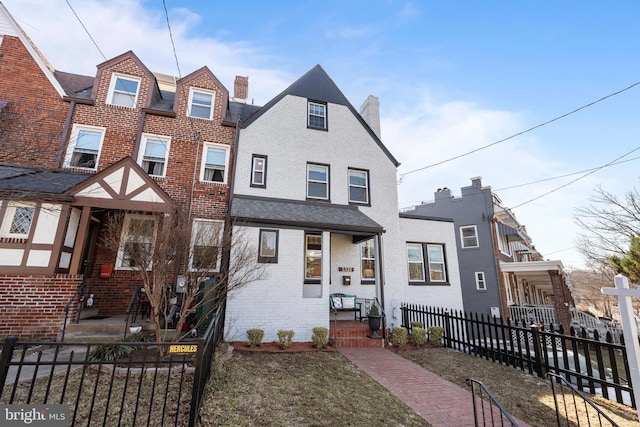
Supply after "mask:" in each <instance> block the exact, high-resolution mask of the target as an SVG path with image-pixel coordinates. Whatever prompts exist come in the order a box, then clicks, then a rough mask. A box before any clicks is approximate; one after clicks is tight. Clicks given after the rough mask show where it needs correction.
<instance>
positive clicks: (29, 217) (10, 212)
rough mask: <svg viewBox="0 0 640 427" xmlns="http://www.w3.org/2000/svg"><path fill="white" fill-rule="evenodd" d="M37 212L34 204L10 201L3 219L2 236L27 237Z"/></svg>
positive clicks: (0, 230)
mask: <svg viewBox="0 0 640 427" xmlns="http://www.w3.org/2000/svg"><path fill="white" fill-rule="evenodd" d="M35 213H36V208H35V207H33V206H29V205H26V204H18V203H10V204H9V206H8V207H7V210H6V212H5V216H4V220H3V221H2V228H1V229H0V237H13V238H22V239H25V238H27V237H28V236H29V231H30V230H31V224H32V223H33V217H34V215H35Z"/></svg>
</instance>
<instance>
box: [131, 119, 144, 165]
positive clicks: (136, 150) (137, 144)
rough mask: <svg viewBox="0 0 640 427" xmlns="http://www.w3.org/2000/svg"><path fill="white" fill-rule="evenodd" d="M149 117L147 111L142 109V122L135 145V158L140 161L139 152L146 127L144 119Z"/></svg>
mask: <svg viewBox="0 0 640 427" xmlns="http://www.w3.org/2000/svg"><path fill="white" fill-rule="evenodd" d="M146 118H147V112H146V111H144V110H142V116H141V117H140V123H138V134H137V135H136V145H135V146H134V147H133V158H134V160H135V161H136V162H137V161H138V152H139V151H140V141H141V140H142V130H143V129H144V121H145V119H146Z"/></svg>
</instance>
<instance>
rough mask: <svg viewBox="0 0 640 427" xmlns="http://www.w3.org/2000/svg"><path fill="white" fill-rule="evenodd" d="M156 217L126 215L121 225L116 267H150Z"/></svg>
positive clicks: (147, 268) (148, 268)
mask: <svg viewBox="0 0 640 427" xmlns="http://www.w3.org/2000/svg"><path fill="white" fill-rule="evenodd" d="M155 239H156V219H155V218H154V217H153V216H150V215H130V214H128V215H126V216H125V217H124V223H123V225H122V236H121V237H120V248H119V249H118V258H117V260H116V267H117V268H119V269H123V270H128V269H135V268H140V269H142V268H144V269H146V270H150V269H151V265H152V261H153V243H154V242H155Z"/></svg>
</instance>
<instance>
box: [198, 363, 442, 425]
mask: <svg viewBox="0 0 640 427" xmlns="http://www.w3.org/2000/svg"><path fill="white" fill-rule="evenodd" d="M219 368H220V369H219V371H218V373H217V375H216V377H215V380H214V378H212V380H211V384H210V386H209V389H208V390H207V394H206V395H205V400H204V403H203V407H202V409H201V411H200V415H201V419H202V425H204V426H307V425H308V426H310V425H313V426H407V427H411V426H429V425H430V424H429V423H428V422H426V421H425V420H424V419H423V418H421V417H420V416H419V415H418V414H417V413H416V412H414V411H413V410H412V409H411V408H409V407H408V406H407V405H405V404H404V403H403V402H401V401H399V400H398V399H397V398H396V397H395V396H394V395H393V394H392V393H391V392H389V391H388V390H387V389H385V388H384V387H382V386H381V385H380V384H378V383H377V382H375V381H374V380H373V379H372V378H370V377H369V376H368V375H367V374H365V373H364V372H362V371H360V370H359V369H358V368H357V367H356V366H355V365H353V364H352V363H351V362H350V361H349V360H347V359H346V358H345V357H344V356H342V355H341V354H339V353H335V352H305V353H281V354H274V353H260V352H257V353H234V354H233V356H232V357H231V359H229V360H226V361H225V362H224V363H222V364H221V365H219Z"/></svg>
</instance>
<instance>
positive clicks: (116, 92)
mask: <svg viewBox="0 0 640 427" xmlns="http://www.w3.org/2000/svg"><path fill="white" fill-rule="evenodd" d="M139 88H140V78H138V77H133V76H127V75H126V74H118V73H113V75H112V76H111V85H110V86H109V95H108V97H107V104H112V105H119V106H121V107H130V108H134V107H135V106H136V102H138V89H139Z"/></svg>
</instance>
